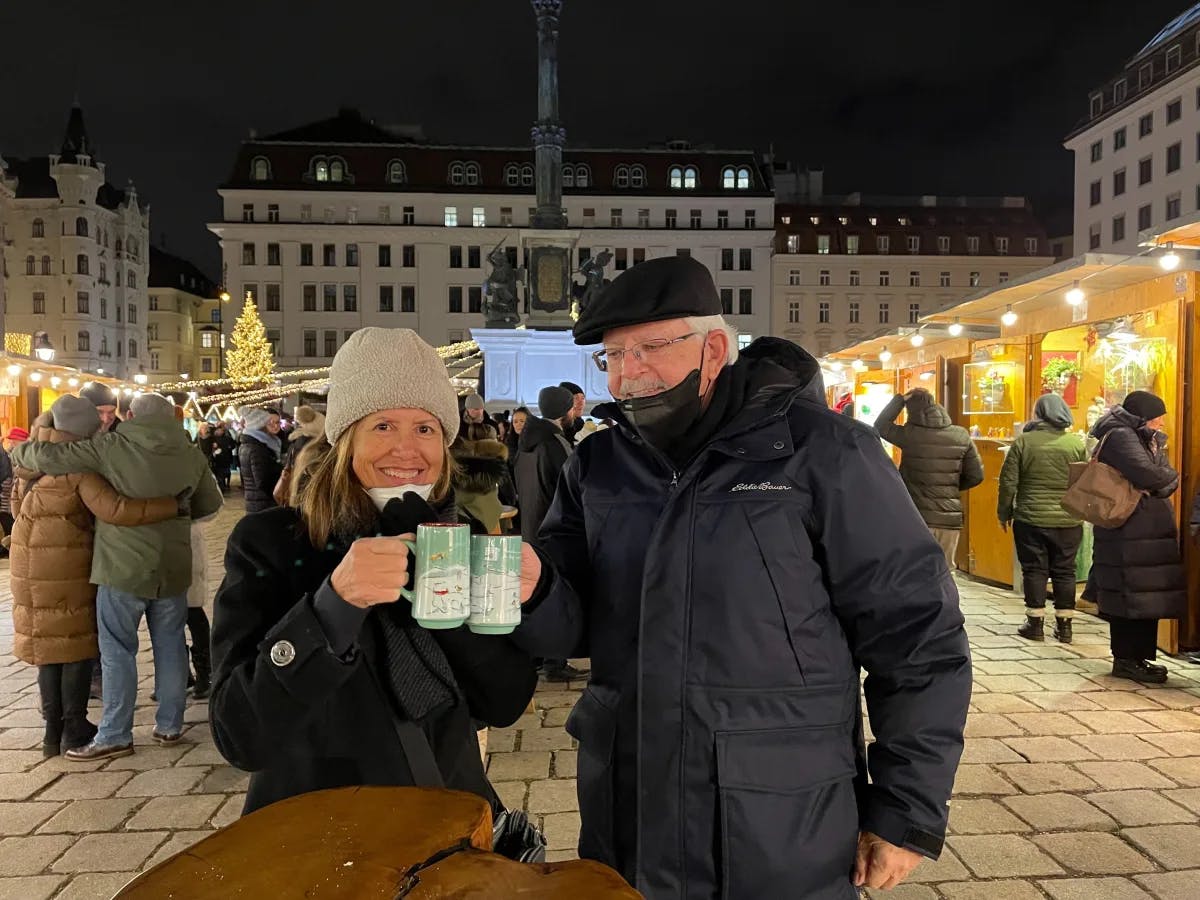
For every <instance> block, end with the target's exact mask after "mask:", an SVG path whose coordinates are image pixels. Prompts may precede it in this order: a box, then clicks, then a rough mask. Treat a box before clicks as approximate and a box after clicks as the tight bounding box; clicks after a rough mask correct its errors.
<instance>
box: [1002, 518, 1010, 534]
mask: <svg viewBox="0 0 1200 900" xmlns="http://www.w3.org/2000/svg"><path fill="white" fill-rule="evenodd" d="M1010 521H1011V520H1009V519H1001V520H1000V530H1001V531H1005V532H1006V531H1008V524H1009V522H1010Z"/></svg>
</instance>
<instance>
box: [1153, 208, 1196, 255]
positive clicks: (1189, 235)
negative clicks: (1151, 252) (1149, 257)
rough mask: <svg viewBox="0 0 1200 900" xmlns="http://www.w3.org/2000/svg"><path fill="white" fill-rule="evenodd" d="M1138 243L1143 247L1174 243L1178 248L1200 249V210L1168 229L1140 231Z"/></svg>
mask: <svg viewBox="0 0 1200 900" xmlns="http://www.w3.org/2000/svg"><path fill="white" fill-rule="evenodd" d="M1138 244H1139V245H1140V246H1142V247H1162V246H1163V245H1165V244H1173V245H1174V246H1175V249H1177V250H1200V212H1197V213H1194V214H1192V215H1190V216H1187V217H1186V218H1183V219H1179V220H1177V221H1176V222H1175V224H1174V225H1173V226H1172V227H1170V228H1168V229H1167V230H1166V231H1143V232H1140V233H1139V234H1138Z"/></svg>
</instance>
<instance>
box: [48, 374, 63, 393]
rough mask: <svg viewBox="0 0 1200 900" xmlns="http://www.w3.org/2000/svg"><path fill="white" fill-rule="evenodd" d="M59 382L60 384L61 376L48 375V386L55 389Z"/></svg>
mask: <svg viewBox="0 0 1200 900" xmlns="http://www.w3.org/2000/svg"><path fill="white" fill-rule="evenodd" d="M60 384H62V379H61V378H59V377H58V376H57V375H52V376H50V387H52V388H54V389H56V390H57V389H58V386H59V385H60Z"/></svg>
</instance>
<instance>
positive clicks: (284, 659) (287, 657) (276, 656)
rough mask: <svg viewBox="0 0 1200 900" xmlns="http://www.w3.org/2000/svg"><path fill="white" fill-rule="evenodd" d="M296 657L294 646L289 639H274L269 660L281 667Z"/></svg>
mask: <svg viewBox="0 0 1200 900" xmlns="http://www.w3.org/2000/svg"><path fill="white" fill-rule="evenodd" d="M295 658H296V648H295V647H293V646H292V642H291V641H276V642H275V643H274V645H273V646H272V647H271V662H273V663H274V664H275V665H277V666H279V667H280V668H282V667H283V666H286V665H289V664H291V662H292V660H294V659H295Z"/></svg>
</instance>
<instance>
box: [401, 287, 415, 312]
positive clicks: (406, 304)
mask: <svg viewBox="0 0 1200 900" xmlns="http://www.w3.org/2000/svg"><path fill="white" fill-rule="evenodd" d="M416 311H417V289H416V287H415V286H414V285H411V284H402V285H400V312H402V313H415V312H416Z"/></svg>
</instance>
